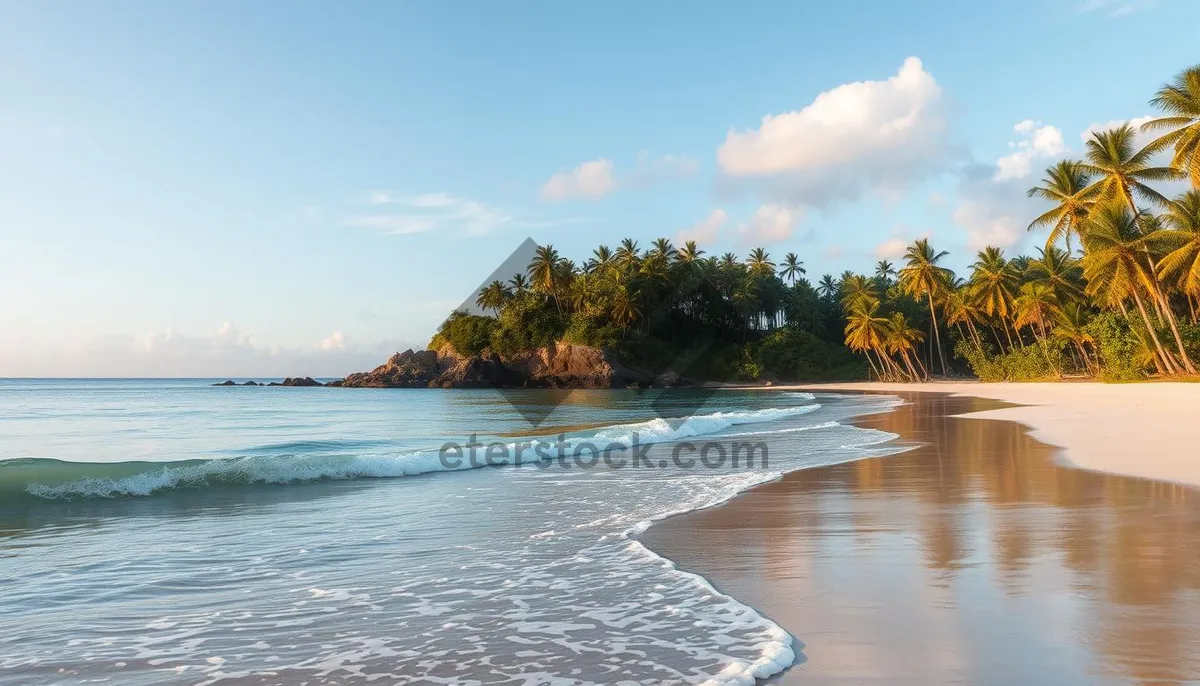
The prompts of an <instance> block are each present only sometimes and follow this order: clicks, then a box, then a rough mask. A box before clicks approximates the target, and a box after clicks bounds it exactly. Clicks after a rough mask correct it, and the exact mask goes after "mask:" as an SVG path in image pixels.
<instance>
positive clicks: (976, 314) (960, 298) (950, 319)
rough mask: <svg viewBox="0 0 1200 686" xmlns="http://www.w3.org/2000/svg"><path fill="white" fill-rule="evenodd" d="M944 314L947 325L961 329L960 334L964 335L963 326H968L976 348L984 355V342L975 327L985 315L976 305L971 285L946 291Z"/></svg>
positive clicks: (943, 303)
mask: <svg viewBox="0 0 1200 686" xmlns="http://www.w3.org/2000/svg"><path fill="white" fill-rule="evenodd" d="M942 312H944V313H945V315H946V324H948V325H950V326H958V327H959V334H962V328H961V327H962V325H963V324H966V325H967V332H968V333H969V334H970V335H971V340H972V341H974V342H975V348H976V349H977V350H979V352H981V353H982V352H983V341H982V340H981V339H980V338H979V330H978V329H977V328H976V327H975V325H976V324H978V323H982V322H983V313H982V312H980V310H979V308H978V307H977V306H976V305H975V295H974V294H973V293H972V292H971V287H970V285H969V284H961V285H957V286H956V287H954V288H950V289H948V290H947V291H946V297H945V300H944V301H943V302H942Z"/></svg>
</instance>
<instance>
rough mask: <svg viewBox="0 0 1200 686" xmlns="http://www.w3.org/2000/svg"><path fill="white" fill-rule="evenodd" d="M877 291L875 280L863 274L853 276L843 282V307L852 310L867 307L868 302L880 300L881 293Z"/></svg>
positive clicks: (847, 310)
mask: <svg viewBox="0 0 1200 686" xmlns="http://www.w3.org/2000/svg"><path fill="white" fill-rule="evenodd" d="M876 291H877V288H876V284H875V282H874V281H873V280H871V279H869V278H867V277H865V276H863V275H861V274H855V275H853V276H851V277H850V278H848V279H846V280H845V281H843V282H842V288H841V294H842V309H843V310H845V311H846V312H851V311H853V310H857V309H861V308H862V307H865V306H866V305H867V303H870V302H873V301H877V300H879V293H877V292H876Z"/></svg>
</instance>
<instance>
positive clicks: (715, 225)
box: [675, 208, 729, 245]
mask: <svg viewBox="0 0 1200 686" xmlns="http://www.w3.org/2000/svg"><path fill="white" fill-rule="evenodd" d="M728 218H729V215H728V214H727V213H726V212H725V210H723V209H720V208H717V209H715V210H713V211H712V212H709V213H708V216H707V217H705V218H704V219H702V220H700V221H699V222H697V223H695V224H693V225H692V226H690V227H689V228H686V229H680V230H679V232H678V233H676V234H675V242H676V243H678V244H679V245H683V244H684V243H687V242H688V241H696V243H699V244H701V245H705V244H710V243H714V242H715V241H716V240H717V237H718V235H719V233H720V229H721V227H722V226H724V224H725V220H726V219H728Z"/></svg>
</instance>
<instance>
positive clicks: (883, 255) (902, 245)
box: [871, 236, 909, 260]
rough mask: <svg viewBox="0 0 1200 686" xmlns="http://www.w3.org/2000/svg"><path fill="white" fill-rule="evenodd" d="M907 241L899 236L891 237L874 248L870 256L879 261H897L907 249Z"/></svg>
mask: <svg viewBox="0 0 1200 686" xmlns="http://www.w3.org/2000/svg"><path fill="white" fill-rule="evenodd" d="M908 244H909V241H907V240H905V239H904V238H901V237H900V236H892V237H891V238H889V239H887V240H885V241H883V242H882V243H880V244H879V245H876V246H875V249H874V250H872V251H871V254H872V255H874V256H875V257H878V258H879V259H881V260H897V259H900V258H901V257H904V251H905V250H907V249H908Z"/></svg>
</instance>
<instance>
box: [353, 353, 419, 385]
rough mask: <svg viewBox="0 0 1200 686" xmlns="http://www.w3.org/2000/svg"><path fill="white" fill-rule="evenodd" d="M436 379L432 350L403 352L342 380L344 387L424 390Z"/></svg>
mask: <svg viewBox="0 0 1200 686" xmlns="http://www.w3.org/2000/svg"><path fill="white" fill-rule="evenodd" d="M437 376H438V354H437V353H436V352H434V351H432V350H418V351H413V350H405V351H404V352H402V353H396V354H395V355H392V356H391V358H390V359H388V361H387V362H384V363H383V364H381V365H379V366H378V367H376V368H375V369H372V370H371V371H369V372H358V373H357V374H351V375H350V376H347V377H346V378H345V379H342V382H341V384H339V385H341V386H345V387H347V388H426V387H428V386H429V384H430V382H431V381H433V380H434V379H435V378H437Z"/></svg>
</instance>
